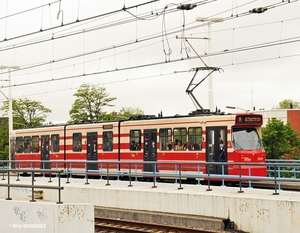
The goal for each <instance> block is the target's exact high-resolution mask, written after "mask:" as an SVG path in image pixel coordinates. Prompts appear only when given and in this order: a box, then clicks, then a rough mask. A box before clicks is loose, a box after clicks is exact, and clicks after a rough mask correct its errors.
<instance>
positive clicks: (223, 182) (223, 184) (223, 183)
mask: <svg viewBox="0 0 300 233" xmlns="http://www.w3.org/2000/svg"><path fill="white" fill-rule="evenodd" d="M221 166H222V186H223V187H224V186H226V185H225V181H224V175H225V174H224V164H222V165H221Z"/></svg>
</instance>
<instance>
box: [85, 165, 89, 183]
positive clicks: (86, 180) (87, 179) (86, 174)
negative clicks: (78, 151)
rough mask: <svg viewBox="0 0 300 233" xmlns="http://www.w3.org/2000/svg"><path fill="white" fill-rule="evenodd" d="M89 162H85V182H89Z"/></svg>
mask: <svg viewBox="0 0 300 233" xmlns="http://www.w3.org/2000/svg"><path fill="white" fill-rule="evenodd" d="M87 163H88V162H87V161H86V162H85V177H84V178H85V184H89V176H88V172H89V170H88V169H87V167H88V164H87Z"/></svg>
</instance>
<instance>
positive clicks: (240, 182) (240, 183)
mask: <svg viewBox="0 0 300 233" xmlns="http://www.w3.org/2000/svg"><path fill="white" fill-rule="evenodd" d="M239 173H240V181H239V185H240V190H239V191H238V193H243V192H244V191H243V190H242V168H241V164H240V165H239Z"/></svg>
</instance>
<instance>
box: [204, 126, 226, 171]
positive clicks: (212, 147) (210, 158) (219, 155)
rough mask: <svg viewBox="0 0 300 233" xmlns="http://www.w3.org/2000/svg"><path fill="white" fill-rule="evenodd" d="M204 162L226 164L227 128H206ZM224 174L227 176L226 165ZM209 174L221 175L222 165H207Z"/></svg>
mask: <svg viewBox="0 0 300 233" xmlns="http://www.w3.org/2000/svg"><path fill="white" fill-rule="evenodd" d="M206 162H227V127H226V126H222V127H207V128H206ZM223 169H224V171H223V172H224V174H228V167H227V165H226V166H224V168H223ZM206 171H207V173H208V172H209V174H222V165H214V164H211V165H207V166H206Z"/></svg>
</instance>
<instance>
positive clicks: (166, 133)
mask: <svg viewBox="0 0 300 233" xmlns="http://www.w3.org/2000/svg"><path fill="white" fill-rule="evenodd" d="M159 143H160V150H172V129H160V130H159Z"/></svg>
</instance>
